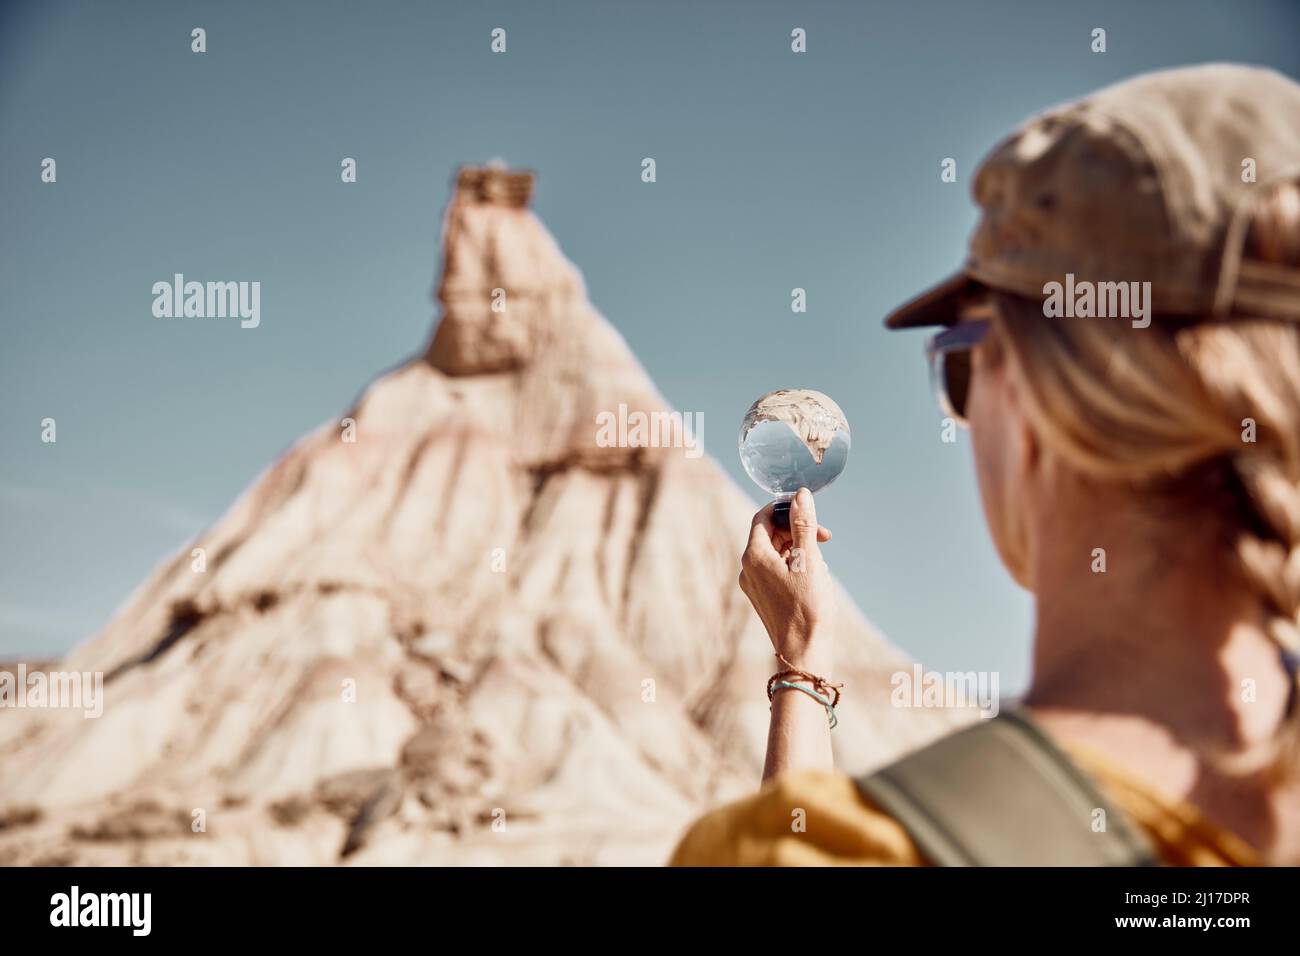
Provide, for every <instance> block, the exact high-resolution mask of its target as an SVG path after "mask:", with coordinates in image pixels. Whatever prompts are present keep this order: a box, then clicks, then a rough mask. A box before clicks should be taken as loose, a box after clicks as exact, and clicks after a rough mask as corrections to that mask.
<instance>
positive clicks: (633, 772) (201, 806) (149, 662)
mask: <svg viewBox="0 0 1300 956" xmlns="http://www.w3.org/2000/svg"><path fill="white" fill-rule="evenodd" d="M532 187H533V180H532V177H531V176H529V175H527V174H521V173H510V172H506V171H504V170H500V169H466V170H463V171H462V172H461V173H460V175H459V179H458V182H457V186H456V191H455V194H454V196H453V198H452V201H451V203H450V205H449V208H448V210H447V213H446V221H445V224H444V244H443V254H444V262H443V268H442V276H441V283H440V286H439V289H438V299H439V301H440V302H441V304H442V313H443V314H442V320H441V323H440V324H439V325H438V326H437V329H436V333H435V335H434V336H433V339H432V342H431V344H430V346H429V348H428V350H427V353H426V354H425V355H423V356H420V357H418V358H416V359H414V360H412V361H410V362H408V363H406V364H404V365H402V366H401V367H400V368H398V369H397V370H395V371H393V372H391V373H389V374H386V375H384V376H382V377H381V378H379V379H378V380H376V381H375V382H374V383H372V384H371V386H370V387H369V388H368V389H367V390H366V392H365V393H364V394H363V395H362V397H361V398H360V400H359V401H358V403H357V404H356V406H355V407H354V408H352V409H350V410H349V411H347V412H346V414H345V415H343V416H341V417H340V418H339V419H334V420H331V421H329V422H326V423H325V424H324V425H322V426H321V427H320V428H318V429H317V430H316V431H315V432H313V433H311V434H309V435H307V436H306V437H304V438H302V439H301V440H300V441H299V442H298V443H297V444H296V445H295V446H294V447H293V448H292V449H290V450H289V451H288V452H287V453H286V454H285V455H284V456H283V457H282V458H281V459H280V460H279V461H277V462H275V463H274V464H273V465H272V466H271V467H270V468H269V469H268V470H267V471H266V472H265V473H264V474H262V475H261V476H260V477H259V478H258V479H257V480H256V481H255V482H254V484H253V485H252V486H251V488H249V489H248V490H247V492H246V493H245V494H244V495H243V496H242V497H241V498H240V499H239V500H238V501H237V502H236V503H235V504H234V505H233V506H232V507H231V508H230V510H229V511H228V512H227V513H226V514H225V515H224V516H223V517H222V518H221V519H220V520H219V521H218V522H217V523H216V524H215V526H213V527H212V528H211V529H210V530H209V531H207V532H206V533H204V534H203V535H202V536H201V537H200V538H199V539H197V540H196V541H195V542H193V543H192V544H191V545H189V546H187V547H185V548H184V549H183V550H182V552H181V553H179V554H177V555H176V556H175V557H174V558H172V559H171V560H169V561H167V562H165V563H164V564H163V565H162V566H161V567H159V568H158V569H157V570H156V571H155V572H154V573H153V574H152V576H151V577H150V578H149V579H148V580H147V581H146V582H145V583H144V584H143V585H142V586H141V587H140V589H139V590H138V591H137V592H136V593H135V594H134V595H133V596H132V598H131V599H130V600H129V601H128V603H127V604H126V605H125V606H124V607H123V608H122V609H121V610H120V612H119V613H118V614H117V615H116V617H115V618H114V619H113V620H112V621H111V622H110V623H109V625H108V626H107V627H106V628H105V629H104V630H103V631H102V632H101V633H100V634H98V635H97V636H96V637H94V638H93V639H92V640H90V641H89V642H88V643H86V644H84V645H83V646H81V647H79V648H77V649H76V650H74V651H73V652H72V653H71V654H69V655H68V657H67V658H66V659H65V660H63V661H61V662H59V663H58V664H57V665H47V666H50V667H55V668H59V669H63V670H70V671H80V672H102V673H103V675H104V695H105V704H104V709H103V715H102V716H101V717H99V718H98V719H86V718H84V717H83V716H82V715H81V713H79V712H77V711H72V710H41V709H26V710H7V711H0V862H3V863H9V864H28V863H56V864H57V863H79V864H99V863H113V864H170V863H186V864H206V863H213V864H329V863H336V862H350V863H363V864H378V863H385V864H388V863H429V864H476V863H518V864H556V863H579V864H581V863H648V864H654V863H659V862H662V861H663V860H664V859H666V857H667V854H668V852H669V850H670V849H671V846H672V844H673V842H674V840H675V838H676V837H677V836H678V834H679V833H680V832H681V830H682V829H683V828H684V827H685V826H686V824H687V823H688V822H689V821H690V820H691V819H692V818H693V817H694V816H695V815H696V814H698V813H699V812H700V811H702V810H703V809H705V808H707V807H709V806H710V805H713V804H715V803H717V802H719V801H721V800H724V799H728V798H730V797H733V796H736V795H739V794H741V793H744V792H746V791H747V790H749V789H750V788H753V787H754V786H756V784H757V780H758V774H759V770H760V768H761V764H762V755H763V742H764V735H765V731H766V724H767V701H766V698H765V695H764V692H763V687H764V683H765V681H766V679H767V677H768V675H769V673H771V671H772V667H773V660H772V657H771V653H770V647H769V644H768V641H767V638H766V636H765V635H764V634H763V631H762V627H761V625H760V624H759V622H758V620H757V618H756V617H755V616H754V614H753V612H752V611H751V609H750V608H749V605H748V603H747V602H746V600H745V598H744V597H743V595H742V594H741V593H740V591H739V589H738V588H737V586H736V573H737V568H738V556H739V554H740V551H741V550H742V549H743V546H744V543H745V540H746V537H747V532H748V522H749V516H750V514H751V512H752V510H753V506H752V504H751V503H750V502H749V501H748V500H747V499H746V498H745V497H744V496H743V495H742V494H741V493H740V492H739V491H738V490H737V489H736V488H735V487H734V486H733V485H732V483H731V482H730V481H729V480H728V479H727V477H726V476H725V475H724V474H723V472H722V471H721V470H720V469H719V468H718V467H717V465H716V464H714V463H713V462H712V461H711V460H710V459H709V458H707V457H702V458H701V457H687V456H686V455H684V454H683V452H682V450H681V449H674V448H647V447H642V448H618V447H600V445H599V444H598V443H597V442H596V441H595V431H596V429H595V425H594V423H595V421H596V417H597V415H598V414H599V413H601V412H602V411H606V412H607V411H609V410H611V409H614V408H617V407H618V406H619V405H620V404H626V405H627V406H628V407H629V408H631V409H636V410H642V411H646V412H654V411H661V412H662V411H668V410H669V409H668V406H667V405H666V403H665V402H664V401H663V399H662V398H661V397H660V396H659V394H658V393H657V392H656V390H655V388H654V386H653V385H652V384H651V382H650V381H649V379H648V377H647V376H646V374H645V373H644V371H643V370H642V369H641V367H640V366H639V364H638V363H637V361H636V359H635V358H634V356H633V355H632V354H631V352H630V351H629V350H628V348H627V347H626V345H625V344H624V343H623V341H622V339H621V338H620V337H619V335H618V334H617V333H616V332H615V331H614V329H613V328H612V327H611V326H610V325H609V324H607V323H606V322H605V321H604V319H602V318H601V317H600V316H599V315H598V314H597V313H596V312H595V310H594V309H593V308H592V306H591V305H590V304H588V302H587V299H586V294H585V290H584V287H583V282H582V279H581V276H580V275H579V273H578V271H577V270H576V269H575V268H574V267H573V265H571V264H570V263H569V262H568V261H567V260H566V259H565V258H564V257H563V255H562V254H561V253H560V251H559V249H558V248H557V246H556V244H555V242H554V241H553V240H552V238H551V236H550V235H549V234H548V233H547V232H546V230H545V228H544V227H543V226H542V225H541V223H540V222H539V221H538V220H537V219H536V218H535V217H534V215H533V214H532V213H531V212H530V211H529V209H528V201H529V196H530V193H531V190H532ZM193 548H198V549H202V557H203V563H201V564H200V563H198V561H197V559H196V558H195V557H194V556H193V555H192V549H193ZM843 605H844V606H843V608H842V611H841V615H840V628H841V632H840V634H839V643H838V647H839V664H840V666H839V668H838V671H837V679H842V680H843V681H844V682H845V684H846V685H847V686H846V699H845V702H844V704H843V705H842V708H841V727H840V728H839V729H838V730H837V731H836V734H835V741H836V747H837V750H838V754H837V757H838V760H839V761H840V763H841V765H842V766H844V767H846V768H851V769H857V768H862V769H865V768H867V767H868V766H871V765H874V764H876V763H879V762H881V761H883V760H885V759H887V758H888V757H890V756H892V755H894V754H896V753H897V752H899V751H900V750H901V749H904V748H906V747H910V746H913V745H916V744H918V743H920V742H922V741H924V740H927V739H929V738H930V737H932V736H934V735H935V734H937V733H939V732H941V731H942V730H943V729H944V727H945V726H946V724H947V723H948V721H949V720H950V719H951V717H949V716H947V715H943V714H936V713H935V712H922V711H912V710H903V709H894V708H891V707H890V706H889V703H888V701H889V691H890V686H889V675H890V673H892V672H893V671H894V670H896V669H897V668H899V667H900V666H901V665H902V664H903V661H902V658H901V657H900V655H899V654H897V653H896V652H895V651H894V650H892V649H891V648H889V647H888V646H887V645H886V644H885V643H883V641H882V640H881V638H880V637H879V636H878V635H877V634H876V633H875V632H874V631H873V630H872V628H871V627H870V626H869V625H868V624H867V623H866V622H865V621H864V620H863V619H862V618H861V616H860V615H859V614H858V613H857V611H856V610H855V609H854V608H853V606H852V604H851V602H849V601H848V600H847V598H844V599H843Z"/></svg>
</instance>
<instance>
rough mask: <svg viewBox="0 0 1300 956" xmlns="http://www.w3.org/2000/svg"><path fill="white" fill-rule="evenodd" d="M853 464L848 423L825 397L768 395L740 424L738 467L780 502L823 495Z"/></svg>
mask: <svg viewBox="0 0 1300 956" xmlns="http://www.w3.org/2000/svg"><path fill="white" fill-rule="evenodd" d="M848 460H849V423H848V421H847V420H846V419H845V417H844V412H842V411H840V407H839V406H838V405H836V404H835V403H834V402H833V401H831V400H830V398H828V397H827V396H825V395H823V394H822V393H821V392H814V391H811V390H809V389H806V388H782V389H778V390H777V391H775V392H768V393H767V394H766V395H764V396H763V397H762V398H760V399H759V400H758V401H756V402H755V403H754V404H753V405H751V406H750V407H749V411H748V412H746V413H745V420H744V421H743V422H741V424H740V462H741V464H742V465H744V467H745V472H746V474H748V475H749V477H750V478H752V479H753V480H754V484H756V485H758V487H760V488H762V489H763V490H764V491H766V492H767V493H768V494H770V495H772V496H774V497H775V498H776V499H777V500H778V501H781V500H788V499H789V498H792V497H793V496H794V494H795V492H797V491H798V490H799V489H800V488H807V489H808V490H809V491H820V490H821V489H822V488H825V487H826V486H827V485H829V484H830V483H831V482H832V481H834V480H835V479H836V478H838V477H839V474H840V472H842V471H843V470H844V466H845V465H846V464H847V463H848Z"/></svg>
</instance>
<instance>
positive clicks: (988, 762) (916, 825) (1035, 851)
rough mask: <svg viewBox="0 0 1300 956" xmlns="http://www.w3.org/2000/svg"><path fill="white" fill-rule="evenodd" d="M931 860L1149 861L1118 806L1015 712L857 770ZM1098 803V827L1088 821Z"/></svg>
mask: <svg viewBox="0 0 1300 956" xmlns="http://www.w3.org/2000/svg"><path fill="white" fill-rule="evenodd" d="M856 783H857V785H858V789H859V790H861V791H862V793H863V794H864V795H865V796H866V797H867V798H868V799H869V800H871V801H872V802H873V803H874V804H875V805H876V806H878V807H880V809H882V810H884V811H885V812H886V813H888V814H889V815H890V816H892V817H893V818H894V819H895V820H897V821H898V822H899V823H901V824H902V825H903V826H904V827H905V828H906V829H907V832H908V833H909V834H910V835H911V837H912V840H913V842H915V843H916V845H917V848H918V849H919V850H920V851H921V853H922V855H924V856H925V857H926V859H927V860H929V861H930V862H931V863H933V864H934V865H936V866H1156V865H1159V864H1158V862H1157V860H1156V859H1155V857H1154V855H1153V854H1152V852H1151V850H1150V848H1149V847H1148V846H1147V844H1146V842H1145V841H1144V840H1143V839H1142V837H1141V836H1140V835H1139V834H1138V832H1137V830H1136V829H1135V828H1133V827H1132V826H1131V825H1130V824H1129V822H1128V820H1126V819H1125V817H1124V816H1123V814H1121V813H1120V812H1119V811H1118V810H1116V809H1114V808H1113V807H1111V806H1110V804H1109V803H1108V802H1107V801H1106V800H1105V798H1104V797H1102V795H1101V793H1100V792H1099V791H1098V790H1097V788H1096V786H1095V785H1094V784H1093V783H1092V781H1091V780H1089V779H1088V777H1087V776H1086V775H1085V774H1084V773H1083V772H1082V771H1081V770H1079V768H1078V767H1076V766H1075V765H1074V764H1073V763H1072V762H1071V761H1070V758H1069V757H1067V756H1066V755H1065V754H1064V753H1062V752H1061V751H1060V750H1059V749H1058V748H1057V747H1056V746H1055V745H1054V744H1053V743H1052V742H1051V741H1050V740H1049V739H1048V738H1047V736H1046V735H1045V734H1044V733H1043V732H1042V731H1041V730H1040V729H1039V728H1038V727H1037V726H1036V725H1035V724H1034V723H1033V722H1032V721H1030V719H1029V717H1028V716H1027V715H1026V714H1024V713H1023V712H1021V711H1016V710H1004V711H1003V712H1002V713H1001V714H1000V715H999V716H997V717H994V718H991V719H983V720H979V721H976V723H975V724H974V725H973V726H971V727H967V728H965V729H963V730H960V731H958V732H957V733H955V734H951V735H949V736H947V737H944V738H943V739H941V740H938V741H936V742H935V743H933V744H930V745H929V746H928V747H924V748H922V749H921V750H918V751H916V752H915V753H912V754H909V755H908V756H906V757H904V758H903V759H901V760H899V761H898V762H896V763H893V764H890V765H889V766H887V767H884V768H883V769H881V770H877V771H876V772H875V773H871V774H867V775H866V776H863V777H859V778H858V779H857V781H856ZM1097 810H1103V811H1105V816H1104V817H1101V818H1100V819H1103V820H1104V821H1105V829H1104V830H1101V831H1100V832H1098V831H1096V830H1094V829H1093V826H1094V819H1097V813H1096V812H1097Z"/></svg>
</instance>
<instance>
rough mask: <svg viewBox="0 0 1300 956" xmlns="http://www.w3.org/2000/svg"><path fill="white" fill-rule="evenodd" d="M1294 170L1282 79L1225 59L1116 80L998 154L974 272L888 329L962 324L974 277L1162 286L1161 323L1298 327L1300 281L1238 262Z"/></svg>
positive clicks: (1044, 117)
mask: <svg viewBox="0 0 1300 956" xmlns="http://www.w3.org/2000/svg"><path fill="white" fill-rule="evenodd" d="M1251 170H1253V173H1254V178H1255V179H1256V180H1257V181H1255V182H1250V181H1247V180H1249V179H1251V178H1252V177H1251V176H1250V175H1247V173H1248V172H1249V171H1251ZM1297 177H1300V84H1297V83H1296V82H1294V81H1293V80H1290V79H1288V78H1287V77H1285V76H1283V75H1282V74H1280V73H1276V72H1274V71H1272V70H1265V69H1258V68H1255V67H1245V66H1235V65H1230V64H1212V65H1207V66H1197V67H1190V68H1185V69H1177V70H1166V71H1162V72H1159V73H1148V74H1145V75H1143V76H1139V77H1136V78H1134V79H1131V80H1127V81H1125V82H1123V83H1120V84H1117V85H1115V86H1111V87H1107V88H1106V89H1103V90H1100V91H1099V92H1097V93H1094V94H1093V95H1091V96H1089V97H1087V98H1086V99H1083V100H1080V101H1078V102H1076V103H1069V104H1067V105H1065V106H1060V107H1057V108H1055V109H1052V110H1049V111H1048V112H1046V113H1043V114H1041V115H1039V116H1036V117H1034V118H1033V119H1031V120H1030V121H1029V122H1027V123H1026V124H1025V125H1024V126H1022V127H1021V128H1020V129H1019V130H1018V131H1017V132H1015V133H1013V134H1012V135H1011V136H1010V137H1009V138H1007V139H1006V140H1004V141H1003V142H1002V143H1000V144H999V145H998V146H997V147H995V148H994V150H993V152H992V153H990V154H989V155H988V156H987V157H986V158H985V160H984V162H983V163H981V164H980V167H979V169H978V170H977V171H976V173H975V188H974V194H975V201H976V202H977V203H978V204H979V207H980V209H981V211H982V215H981V217H980V221H979V224H978V225H977V226H976V227H975V232H974V234H973V235H972V236H971V240H970V252H969V257H968V258H967V260H966V264H965V266H964V267H963V269H962V270H961V271H960V272H959V273H957V274H956V275H954V276H951V277H950V278H948V279H946V280H945V281H944V282H942V283H940V284H939V285H937V286H935V287H934V288H932V289H930V290H929V291H927V292H925V293H924V294H922V295H921V296H919V297H917V298H916V299H913V300H912V301H910V302H908V303H907V304H906V305H903V306H900V307H899V308H898V309H896V310H894V312H892V313H891V314H890V315H889V316H888V318H886V319H885V325H886V326H888V327H889V328H891V329H898V328H910V327H913V326H919V325H947V324H951V323H952V322H953V321H954V320H955V318H956V307H957V302H958V300H959V298H960V296H961V293H962V291H963V290H964V289H965V288H966V287H967V286H968V284H969V283H970V282H971V281H972V280H974V281H975V282H979V283H983V284H984V285H988V286H992V287H994V288H997V289H1001V290H1004V291H1006V292H1012V293H1017V294H1020V295H1024V296H1030V297H1041V296H1042V295H1043V294H1044V288H1043V287H1044V286H1045V285H1046V284H1047V283H1049V282H1064V281H1065V277H1066V275H1067V274H1071V273H1072V274H1073V275H1074V277H1075V281H1076V283H1077V282H1079V281H1082V280H1088V281H1091V282H1150V283H1151V287H1150V290H1151V293H1150V306H1151V311H1152V313H1153V314H1155V315H1177V316H1207V317H1208V316H1228V315H1256V316H1268V317H1271V318H1283V319H1294V320H1297V321H1300V272H1298V271H1297V270H1294V269H1287V268H1284V267H1282V266H1273V265H1268V264H1264V263H1259V262H1254V261H1246V262H1243V261H1242V254H1241V253H1242V246H1243V244H1244V241H1245V234H1246V230H1247V226H1248V225H1249V217H1248V213H1249V211H1250V206H1251V203H1252V201H1254V200H1255V199H1257V198H1259V197H1261V196H1263V195H1265V194H1266V192H1267V190H1268V189H1269V187H1270V186H1272V185H1275V184H1277V183H1280V182H1282V181H1285V180H1290V179H1296V178H1297Z"/></svg>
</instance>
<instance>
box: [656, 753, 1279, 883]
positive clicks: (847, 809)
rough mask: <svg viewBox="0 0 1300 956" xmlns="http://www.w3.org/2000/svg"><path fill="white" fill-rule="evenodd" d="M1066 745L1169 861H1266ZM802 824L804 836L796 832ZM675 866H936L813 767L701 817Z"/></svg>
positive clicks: (896, 826) (849, 786)
mask: <svg viewBox="0 0 1300 956" xmlns="http://www.w3.org/2000/svg"><path fill="white" fill-rule="evenodd" d="M1062 747H1063V749H1065V750H1067V751H1068V752H1069V754H1070V757H1071V758H1072V759H1073V760H1074V762H1075V763H1076V764H1077V765H1078V766H1079V767H1080V768H1081V769H1082V770H1083V771H1085V772H1086V773H1087V774H1088V775H1089V776H1090V777H1091V778H1092V779H1093V781H1095V782H1096V784H1097V786H1098V787H1099V788H1100V789H1101V790H1102V792H1103V793H1104V794H1105V795H1106V796H1107V797H1108V798H1109V799H1110V801H1111V803H1112V804H1113V805H1114V806H1115V807H1116V808H1117V809H1119V810H1120V811H1121V812H1123V813H1125V814H1126V815H1127V816H1128V818H1129V819H1130V820H1131V821H1132V822H1133V823H1134V824H1136V825H1137V826H1138V827H1140V828H1141V829H1142V830H1143V831H1145V833H1146V836H1147V838H1148V840H1150V842H1151V846H1152V848H1153V850H1154V851H1155V853H1156V855H1157V856H1159V857H1160V859H1161V861H1162V862H1164V863H1165V864H1166V865H1168V866H1258V865H1260V860H1259V857H1258V855H1257V854H1256V853H1255V851H1254V850H1253V849H1252V848H1251V847H1250V846H1249V845H1248V844H1246V843H1245V841H1243V840H1242V839H1241V838H1240V837H1238V836H1236V835H1235V834H1233V833H1230V832H1228V831H1227V830H1224V829H1222V828H1220V827H1218V826H1215V825H1214V824H1212V823H1210V822H1209V821H1208V820H1206V819H1205V818H1204V817H1203V816H1201V814H1200V812H1199V811H1198V810H1196V809H1195V808H1194V807H1192V806H1191V805H1190V804H1187V803H1183V802H1181V801H1177V800H1171V799H1169V798H1168V797H1165V796H1163V795H1161V794H1159V793H1157V792H1156V791H1154V790H1152V789H1151V788H1150V787H1148V786H1147V785H1146V783H1145V782H1143V781H1141V780H1139V779H1137V778H1136V777H1134V776H1132V775H1131V774H1129V773H1127V772H1126V771H1124V770H1122V769H1121V768H1119V767H1117V766H1115V764H1114V763H1112V762H1110V761H1108V760H1107V759H1106V758H1104V757H1102V756H1101V755H1100V754H1097V753H1095V752H1089V751H1085V750H1083V749H1082V748H1079V747H1077V746H1075V745H1068V744H1062ZM799 810H802V811H803V813H802V815H800V814H798V813H797V811H799ZM800 821H802V824H803V827H804V829H803V832H798V827H797V824H798V823H799V822H800ZM670 865H671V866H832V865H835V866H926V865H928V864H927V863H926V861H925V860H924V859H923V858H922V857H921V854H920V851H918V850H917V848H916V845H915V844H914V843H913V842H912V839H911V837H909V836H908V834H907V831H906V830H905V829H904V828H903V826H902V825H901V824H900V823H898V822H897V821H896V820H894V819H893V818H892V817H890V816H889V815H888V814H886V813H885V812H884V811H882V810H880V809H879V808H878V807H876V806H875V805H874V804H873V803H871V801H869V800H868V799H867V798H866V797H864V796H863V795H862V793H861V792H860V791H859V790H858V788H857V786H856V785H855V784H854V782H853V780H852V778H850V777H847V776H844V775H843V774H838V773H831V772H826V771H807V772H798V773H789V774H784V775H782V776H779V777H776V778H775V779H773V780H771V781H769V782H768V784H767V786H765V787H764V788H763V789H762V790H760V791H759V792H758V793H757V794H755V795H754V796H752V797H748V798H746V799H744V800H740V801H737V802H736V803H733V804H730V805H729V806H725V807H722V808H720V809H718V810H714V811H713V812H712V813H709V814H707V815H706V816H704V817H702V818H701V819H699V820H698V821H696V822H695V824H694V825H692V826H691V828H690V829H689V830H687V832H686V835H685V836H684V837H683V838H682V840H681V842H680V843H679V844H678V846H677V849H676V850H675V851H674V852H673V856H672V860H671V861H670Z"/></svg>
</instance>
